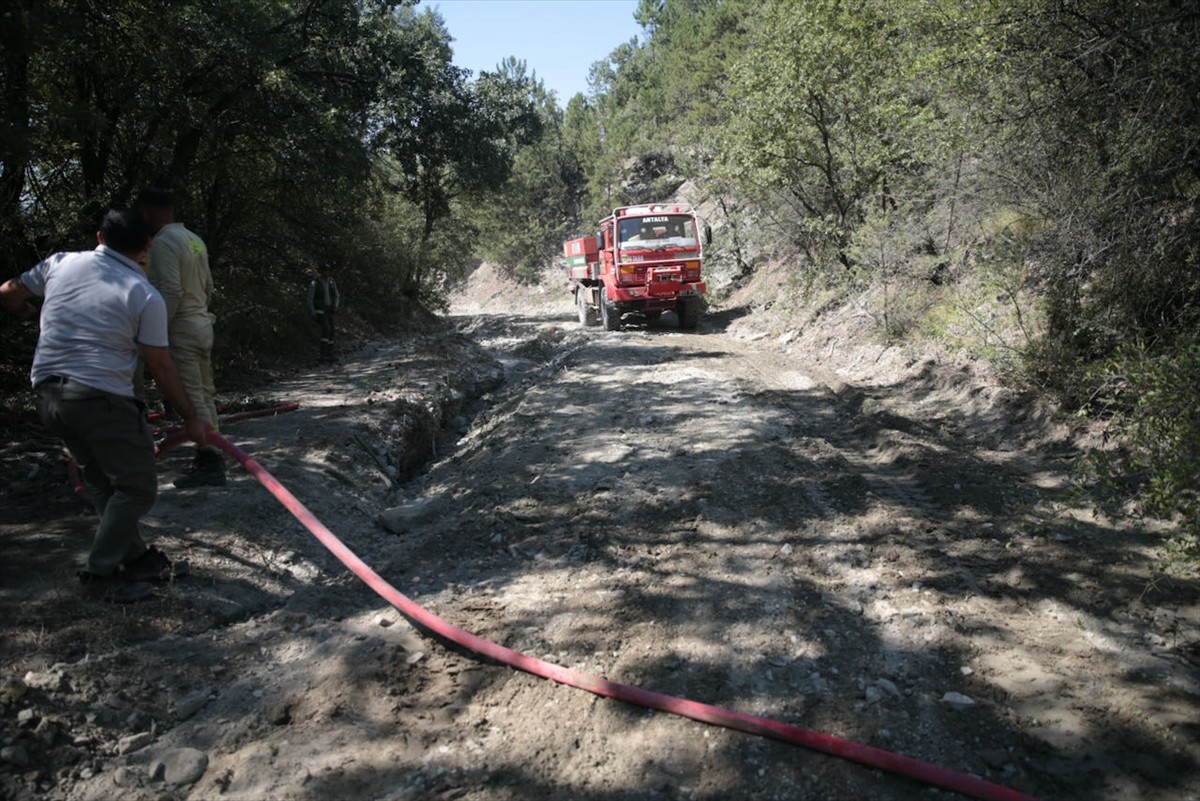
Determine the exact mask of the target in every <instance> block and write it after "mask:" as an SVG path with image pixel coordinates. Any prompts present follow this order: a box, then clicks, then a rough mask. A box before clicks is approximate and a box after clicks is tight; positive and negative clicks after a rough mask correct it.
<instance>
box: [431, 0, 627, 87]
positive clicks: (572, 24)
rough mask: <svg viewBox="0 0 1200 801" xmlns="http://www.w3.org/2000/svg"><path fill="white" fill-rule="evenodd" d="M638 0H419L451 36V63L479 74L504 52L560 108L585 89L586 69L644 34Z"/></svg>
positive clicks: (496, 60)
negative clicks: (538, 82)
mask: <svg viewBox="0 0 1200 801" xmlns="http://www.w3.org/2000/svg"><path fill="white" fill-rule="evenodd" d="M637 6H638V0H421V3H420V4H419V5H418V6H417V11H421V10H423V9H424V8H432V9H435V10H436V11H437V12H438V13H440V14H441V16H442V19H444V20H445V21H446V28H447V29H448V30H449V31H450V35H451V36H452V37H454V42H453V43H452V47H453V48H454V63H455V64H456V65H457V66H459V67H465V68H466V69H469V70H471V72H472V75H478V74H479V72H480V71H481V70H494V69H495V68H496V65H497V64H499V63H500V62H501V61H503V60H504V59H505V58H507V57H508V56H515V57H516V58H518V59H522V60H524V61H525V64H526V66H527V68H528V69H529V70H530V71H531V72H535V73H537V77H539V78H541V79H542V82H543V83H544V84H545V85H546V88H547V89H550V90H552V91H554V92H555V93H557V94H558V104H559V107H560V108H566V105H567V101H568V100H570V99H571V98H572V97H573V96H574V95H575V93H576V92H586V91H587V76H588V70H589V69H590V68H591V66H592V64H593V63H594V62H596V61H600V60H601V59H604V58H606V57H607V56H608V54H609V53H611V52H612V51H613V49H614V48H615V47H616V46H617V45H619V44H621V43H622V42H627V41H629V40H630V39H631V38H633V37H634V36H638V35H640V34H641V33H642V28H641V26H640V25H638V24H637V22H635V21H634V19H633V12H634V11H635V10H636V9H637Z"/></svg>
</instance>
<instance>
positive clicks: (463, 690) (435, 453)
mask: <svg viewBox="0 0 1200 801" xmlns="http://www.w3.org/2000/svg"><path fill="white" fill-rule="evenodd" d="M800 345H801V342H800V340H799V339H796V340H788V338H786V337H785V338H784V339H783V340H780V339H778V338H775V337H764V336H763V335H762V334H761V332H755V331H754V330H753V329H752V328H748V327H744V326H741V325H739V324H738V321H737V316H736V315H734V314H728V315H725V316H721V315H713V316H710V317H709V318H707V319H706V320H705V322H704V323H703V324H702V326H701V329H700V330H699V332H697V333H695V334H681V333H680V332H678V331H677V330H676V328H675V326H674V325H673V321H672V319H671V317H670V315H667V316H666V317H664V318H663V320H662V321H660V322H659V323H656V324H654V325H653V326H651V327H646V326H644V325H632V326H630V327H629V328H628V329H627V330H625V331H621V332H615V333H606V332H601V331H597V330H587V331H585V330H582V329H580V327H579V325H578V323H577V322H575V321H574V319H573V318H572V316H571V312H570V307H569V305H567V306H566V307H565V310H560V309H558V308H557V307H553V308H551V309H549V310H542V311H537V312H536V313H533V314H527V315H524V316H523V315H520V314H515V313H513V314H504V315H493V316H487V315H469V316H468V315H463V316H458V317H455V318H451V320H450V325H449V327H448V328H447V329H446V330H444V331H439V332H429V333H426V334H422V335H419V336H415V337H413V338H410V339H406V340H405V341H403V342H398V343H387V344H372V345H369V346H363V347H361V348H359V349H357V350H355V351H354V352H352V353H349V354H347V355H346V357H345V358H344V359H343V361H342V363H341V364H340V365H339V366H338V367H336V368H333V369H330V370H322V371H316V370H314V371H313V372H311V373H308V374H304V375H298V376H295V377H292V378H289V379H286V380H283V381H280V382H277V383H274V384H272V385H271V386H270V387H267V388H264V390H263V391H262V393H261V394H260V395H258V396H256V397H255V398H254V400H255V401H256V402H258V403H259V404H266V405H270V404H272V403H275V402H279V403H283V402H293V401H294V402H299V403H300V404H301V408H300V410H299V411H296V412H294V413H291V414H286V415H281V416H278V417H274V418H265V419H256V420H250V421H246V422H244V423H239V424H237V425H236V426H234V425H230V426H229V427H228V428H227V429H226V432H225V433H226V434H227V436H228V437H229V438H230V439H231V440H233V441H234V442H236V443H237V444H239V445H240V446H242V447H244V448H245V449H246V450H247V451H249V452H250V453H251V454H252V455H253V456H254V457H255V458H256V459H257V460H259V461H260V462H261V463H263V464H264V466H266V467H267V468H268V469H269V470H271V471H272V472H273V473H274V474H275V475H276V476H277V477H278V478H279V479H280V480H281V481H283V482H284V483H285V484H286V485H287V486H288V487H289V489H291V491H292V492H293V493H294V494H295V495H296V496H298V497H299V498H300V499H301V500H302V501H303V502H304V503H305V504H306V505H307V506H308V507H309V508H310V509H312V510H313V511H314V512H315V513H316V514H317V515H318V516H319V517H320V518H321V519H322V520H323V521H324V522H325V523H326V524H327V525H328V526H329V527H330V528H331V529H332V530H333V531H334V532H335V533H336V534H337V535H338V536H340V537H341V538H342V539H343V540H344V541H345V542H346V543H347V544H348V545H349V546H350V547H351V548H352V549H354V550H355V551H356V552H357V553H359V555H360V556H362V557H363V558H364V559H365V560H366V561H367V562H368V563H370V564H371V565H372V566H373V567H374V568H375V569H376V570H378V572H380V573H381V574H382V575H383V576H384V577H385V578H386V579H388V580H389V581H390V582H391V583H392V584H393V585H395V586H396V587H397V588H398V589H399V590H400V591H402V592H403V593H405V594H406V595H408V596H409V597H411V598H413V599H414V600H416V601H417V602H419V603H420V604H422V605H423V606H425V607H427V608H428V609H430V610H431V611H433V612H434V613H436V614H438V615H440V616H442V617H443V618H445V619H446V620H448V621H450V622H451V623H453V624H455V625H457V626H460V627H462V628H465V629H467V630H469V631H473V632H475V633H478V634H480V635H482V636H484V637H487V638H489V639H491V640H494V641H496V642H499V643H502V644H504V645H506V646H509V647H512V648H515V649H517V650H520V651H522V652H526V653H528V654H531V655H534V656H538V657H543V658H545V659H547V660H549V661H552V662H555V663H559V664H562V665H566V666H569V667H572V668H576V669H579V670H583V671H586V672H589V673H593V674H598V675H602V676H606V677H609V678H611V679H614V680H617V681H621V682H625V683H629V684H635V685H640V686H643V687H646V688H649V689H654V690H659V691H662V692H666V693H670V694H674V695H679V696H684V697H687V698H692V699H696V700H700V701H705V702H709V703H714V704H718V705H721V706H726V707H730V708H733V709H736V710H739V711H743V712H747V713H752V714H757V715H763V716H766V717H770V718H774V719H778V720H781V721H785V722H790V723H794V724H797V725H800V726H804V727H808V728H811V729H815V730H818V731H822V732H826V733H829V734H833V735H837V736H839V737H844V738H848V739H851V740H856V741H860V742H864V743H869V744H872V745H875V746H878V747H881V748H884V749H888V750H892V751H897V752H900V753H903V754H907V755H911V756H915V757H918V758H921V759H925V760H929V761H932V762H935V763H938V764H941V765H945V766H947V767H951V768H954V769H957V770H963V771H967V772H971V773H974V774H977V775H979V776H983V777H985V778H988V779H990V780H992V781H995V782H997V783H1000V784H1003V785H1007V786H1010V787H1013V788H1017V789H1020V790H1022V791H1025V792H1027V793H1031V794H1034V795H1037V796H1040V797H1044V798H1102V797H1108V798H1126V799H1168V798H1186V797H1192V798H1196V797H1200V745H1198V743H1200V727H1198V724H1197V721H1200V678H1198V671H1197V644H1198V643H1200V607H1198V601H1197V597H1196V592H1195V587H1191V586H1187V585H1184V584H1181V583H1177V582H1172V581H1165V580H1164V581H1160V582H1158V583H1157V584H1156V585H1154V586H1152V587H1149V588H1148V587H1147V578H1148V576H1149V575H1150V574H1151V572H1150V567H1149V565H1150V564H1151V563H1150V561H1149V560H1150V559H1151V557H1152V554H1153V548H1154V547H1155V546H1156V545H1157V544H1158V543H1159V541H1160V540H1159V539H1158V535H1156V534H1154V533H1153V532H1148V531H1145V530H1142V529H1137V528H1133V527H1127V526H1118V525H1116V524H1114V523H1111V522H1104V521H1100V520H1098V519H1096V518H1094V517H1093V516H1092V515H1091V514H1090V513H1089V512H1088V511H1087V510H1086V509H1081V508H1078V507H1075V506H1073V505H1072V504H1071V502H1070V500H1069V498H1068V497H1067V496H1066V495H1064V494H1063V490H1064V489H1065V488H1066V487H1067V482H1066V480H1065V470H1066V469H1067V467H1068V466H1069V458H1067V457H1070V456H1071V455H1073V453H1074V452H1073V451H1072V450H1071V446H1070V442H1069V441H1068V440H1066V439H1065V438H1063V437H1062V435H1061V432H1060V431H1057V430H1051V429H1050V428H1048V427H1047V426H1046V425H1045V424H1044V423H1043V422H1039V421H1038V420H1036V419H1033V418H1032V416H1031V415H1029V413H1028V409H1027V408H1025V407H1024V406H1023V405H1022V402H1021V399H1019V398H1012V397H1008V396H1005V395H1004V393H1003V392H1002V391H1001V390H998V389H996V388H994V387H984V386H979V385H974V384H972V383H971V381H970V379H969V378H966V377H963V376H955V377H952V378H953V380H950V378H948V377H947V374H946V372H945V370H944V369H942V368H940V367H939V366H937V365H934V364H928V363H924V362H919V361H916V360H912V361H910V362H908V363H907V364H902V369H900V370H895V371H893V372H892V374H890V375H886V376H880V377H879V379H878V380H876V381H872V382H865V381H852V382H849V383H848V382H847V381H846V378H845V376H846V375H847V374H848V373H842V374H840V375H839V374H837V373H835V372H833V371H832V370H830V369H829V366H828V364H822V365H817V364H816V363H815V361H814V360H813V359H811V358H809V356H810V353H806V352H805V349H804V348H803V347H801V346H800ZM18 433H19V434H20V435H21V436H22V437H23V439H22V440H21V441H20V442H21V443H23V444H19V443H18V442H16V441H13V442H10V443H9V447H8V449H7V450H6V451H5V461H4V462H3V467H4V470H5V471H6V475H7V476H8V477H10V478H12V477H18V478H19V479H20V480H19V481H17V482H15V483H10V486H9V488H8V489H6V491H5V492H6V495H5V498H4V501H5V510H6V511H5V512H4V513H3V514H4V517H3V518H2V520H0V522H3V523H4V524H5V525H4V538H5V546H4V547H5V549H6V551H5V565H4V567H3V574H2V575H3V589H2V591H0V601H2V602H3V612H4V614H3V623H2V624H0V626H2V631H3V637H4V645H3V651H2V654H0V655H2V656H3V659H4V663H5V670H4V680H5V684H4V686H3V689H2V694H0V699H2V701H0V702H2V703H3V710H4V723H3V730H2V737H3V743H4V745H5V748H6V750H5V752H4V757H3V760H4V764H3V766H2V767H0V781H2V782H3V784H0V788H2V790H3V793H2V794H4V795H6V796H7V797H12V798H20V799H25V798H60V799H71V800H72V801H75V800H76V799H78V800H80V801H82V800H83V799H103V798H111V797H113V796H114V794H115V793H117V792H120V793H121V794H122V797H123V798H125V799H162V798H180V799H183V798H190V799H212V798H228V799H263V798H272V799H275V798H278V799H328V798H374V799H396V800H397V801H398V800H399V799H425V798H432V799H478V800H480V801H485V800H486V801H500V800H501V799H532V798H554V799H558V798H562V799H568V798H569V799H593V800H595V801H615V799H645V798H667V799H676V798H678V799H692V798H695V799H727V798H755V799H776V798H777V799H798V798H814V799H816V798H876V799H887V798H892V799H903V798H911V797H930V798H933V797H950V795H949V794H948V793H944V792H940V791H934V790H929V789H926V788H924V787H923V786H921V785H919V784H915V783H913V782H911V781H908V780H905V779H901V778H895V777H892V776H889V775H885V774H883V773H880V772H877V771H874V770H871V769H868V768H864V767H862V766H858V765H855V764H852V763H849V762H845V761H842V760H839V759H836V758H832V757H829V756H825V755H822V754H817V753H813V752H809V751H806V750H804V749H800V748H796V747H789V746H786V745H783V744H779V743H774V742H770V741H765V740H761V739H757V738H755V737H752V736H749V735H745V734H740V733H735V732H729V731H725V730H722V729H717V728H712V727H708V726H705V725H702V724H699V723H695V722H691V721H686V720H683V719H679V718H674V717H670V716H667V715H663V714H659V713H652V712H647V711H643V710H639V709H637V708H633V707H630V706H626V705H623V704H620V703H616V702H613V701H606V700H601V699H598V698H596V697H594V696H592V695H589V694H587V693H584V692H580V691H577V690H573V689H569V688H565V687H561V686H558V685H555V684H552V683H549V682H546V681H543V680H539V679H536V678H533V677H531V676H528V675H525V674H522V673H518V672H514V671H512V670H509V669H506V668H501V667H497V666H495V665H491V664H488V663H486V662H482V661H479V660H477V659H474V658H472V657H471V656H470V655H468V654H464V653H459V652H457V651H456V650H454V649H449V648H446V647H445V646H444V645H443V644H442V643H440V642H438V641H436V640H433V639H430V638H428V637H425V636H423V635H422V633H420V632H418V631H417V630H415V629H413V628H412V627H411V626H410V625H408V623H406V622H405V621H404V620H403V619H401V618H400V617H399V616H398V615H397V614H396V612H395V611H394V610H392V609H391V608H390V607H388V606H386V605H385V604H383V603H382V602H380V601H379V600H378V599H377V598H375V597H374V596H373V595H372V594H371V593H370V592H369V591H368V590H367V589H366V588H365V587H363V586H362V585H361V584H360V583H358V582H357V581H356V580H354V579H353V578H352V577H350V576H349V575H348V574H347V572H346V571H345V570H344V569H343V568H342V567H341V566H340V565H339V564H338V563H337V562H336V561H335V560H334V559H332V558H331V557H330V556H329V555H328V554H327V553H325V552H324V551H323V549H322V548H321V547H320V546H319V545H318V544H317V543H316V541H315V540H313V539H312V538H311V537H310V536H309V535H308V534H307V533H306V532H304V531H303V529H301V527H300V526H299V525H298V524H296V523H295V521H294V520H293V519H292V518H291V517H290V516H289V515H287V514H286V513H285V512H284V511H283V510H282V509H281V508H280V507H279V506H278V505H277V504H276V503H275V502H274V501H273V500H272V499H271V498H270V496H268V495H267V493H266V492H265V491H264V490H263V489H262V488H261V487H260V486H259V485H258V484H257V483H256V482H255V481H254V480H253V479H252V478H250V477H249V476H248V475H246V474H244V473H240V472H235V473H234V474H233V475H234V478H233V480H231V482H230V484H229V486H227V487H225V488H221V489H211V490H189V491H179V490H174V489H173V488H170V486H169V483H168V482H169V481H170V480H171V479H172V478H173V477H174V475H176V471H178V470H179V469H180V468H181V467H182V466H183V465H184V464H185V461H186V458H187V457H186V454H185V453H184V452H182V451H181V452H178V453H175V454H173V455H172V456H171V457H170V458H169V459H168V460H167V461H166V463H165V464H164V475H163V477H162V479H163V489H162V492H161V497H160V500H159V502H158V504H157V505H156V507H155V509H154V511H153V513H152V515H151V518H150V520H149V524H150V527H151V528H152V529H153V533H154V534H156V535H157V536H158V538H159V544H160V545H161V546H162V547H164V548H165V549H166V550H168V552H170V553H172V554H173V555H176V556H179V557H185V558H187V559H189V560H190V561H191V564H192V568H193V575H192V576H190V577H189V578H187V579H183V580H181V581H179V582H178V583H177V584H175V585H173V586H169V587H166V588H164V589H163V590H162V591H161V592H160V594H159V595H158V596H157V597H156V598H155V599H154V600H152V601H150V602H148V603H143V604H139V605H136V606H131V607H126V608H114V607H111V606H106V605H103V604H99V603H96V602H90V601H86V600H84V599H82V598H80V597H79V594H78V592H77V590H76V589H75V587H74V586H73V585H72V584H71V581H70V570H71V569H72V568H73V562H72V560H74V559H78V558H80V557H81V555H82V551H83V550H84V548H85V546H86V542H87V537H88V535H89V533H90V526H91V522H90V520H89V518H88V517H87V516H86V515H85V514H82V513H81V511H80V507H79V506H78V504H77V502H76V501H75V500H74V499H73V498H72V497H71V496H70V493H69V492H68V491H67V490H66V489H65V488H64V487H62V486H61V484H60V483H59V481H60V480H61V478H62V472H61V471H62V469H61V467H60V466H59V465H58V461H57V456H56V454H55V451H54V447H55V446H54V443H53V442H52V441H48V440H39V439H38V435H37V433H36V431H34V430H33V429H32V428H30V429H28V430H22V431H21V432H18ZM30 443H32V444H33V445H32V446H31V444H30ZM34 446H36V447H34ZM34 466H36V467H37V469H35V468H34ZM414 470H415V473H413V471H414ZM410 474H411V477H410ZM171 782H174V784H171Z"/></svg>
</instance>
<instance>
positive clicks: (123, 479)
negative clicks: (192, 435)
mask: <svg viewBox="0 0 1200 801" xmlns="http://www.w3.org/2000/svg"><path fill="white" fill-rule="evenodd" d="M37 397H38V415H39V416H40V417H41V418H42V423H43V424H45V426H46V428H47V429H49V430H50V431H51V433H53V434H55V435H57V436H59V437H61V438H62V440H63V441H64V442H65V443H66V445H67V449H68V450H69V451H70V452H71V456H72V458H74V459H75V463H76V464H78V465H79V467H80V469H81V470H82V471H83V477H84V479H85V480H86V481H87V484H88V490H89V491H90V492H91V494H92V502H93V503H94V504H95V505H96V511H97V513H99V515H100V523H99V525H98V526H97V527H96V539H95V541H94V542H93V543H92V549H91V552H90V553H89V554H88V561H87V570H88V572H89V573H94V574H96V575H100V576H107V575H111V574H112V572H113V571H114V570H116V569H117V566H118V565H120V564H121V563H122V562H128V561H129V560H131V559H136V558H137V557H139V556H141V555H142V553H144V552H145V551H146V543H145V541H144V540H143V539H142V535H141V532H140V531H139V530H138V521H139V520H140V519H141V517H142V515H144V514H146V512H148V511H150V507H151V506H153V505H154V499H155V496H156V495H157V494H158V473H157V470H156V469H155V465H154V437H153V434H152V433H151V431H150V424H149V423H148V422H147V421H146V415H145V413H144V409H143V407H142V405H141V404H140V403H139V402H138V401H136V400H134V399H133V398H125V397H121V396H120V395H112V394H109V393H107V392H101V391H99V390H96V389H92V388H91V387H88V386H85V385H83V384H79V383H77V382H73V381H71V380H70V379H69V378H68V379H63V378H58V377H54V378H50V379H48V380H46V381H43V382H41V383H39V384H38V386H37Z"/></svg>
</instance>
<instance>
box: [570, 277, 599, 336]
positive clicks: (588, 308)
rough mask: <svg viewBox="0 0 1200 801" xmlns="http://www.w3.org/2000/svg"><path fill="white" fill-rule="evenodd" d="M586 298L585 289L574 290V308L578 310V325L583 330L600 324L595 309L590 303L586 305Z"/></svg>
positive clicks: (586, 292)
mask: <svg viewBox="0 0 1200 801" xmlns="http://www.w3.org/2000/svg"><path fill="white" fill-rule="evenodd" d="M587 296H588V291H587V289H586V288H585V287H579V288H578V289H576V290H575V306H576V307H577V308H578V309H579V324H580V325H582V326H583V327H584V328H587V327H588V326H589V325H595V324H596V323H598V322H600V319H599V315H597V314H596V308H595V307H594V306H592V304H591V303H588V299H587Z"/></svg>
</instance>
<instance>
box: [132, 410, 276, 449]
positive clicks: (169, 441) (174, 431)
mask: <svg viewBox="0 0 1200 801" xmlns="http://www.w3.org/2000/svg"><path fill="white" fill-rule="evenodd" d="M299 408H300V404H298V403H284V404H281V405H279V406H272V407H271V408H269V409H253V410H251V411H248V412H237V413H235V414H227V415H225V416H224V417H222V418H221V425H225V424H226V423H236V422H238V421H239V420H249V419H251V418H254V417H268V416H270V417H274V416H275V415H277V414H283V413H284V412H294V411H296V410H297V409H299ZM162 433H165V434H166V436H165V437H164V438H163V439H162V441H160V442H159V443H158V445H156V446H155V448H154V455H155V456H161V455H162V454H163V453H165V452H166V451H169V450H171V449H172V448H174V447H175V446H177V445H179V444H181V443H183V442H185V441H186V440H187V434H186V433H185V432H184V430H183V429H182V428H180V427H179V426H172V427H171V428H168V429H166V431H164V432H162Z"/></svg>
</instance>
